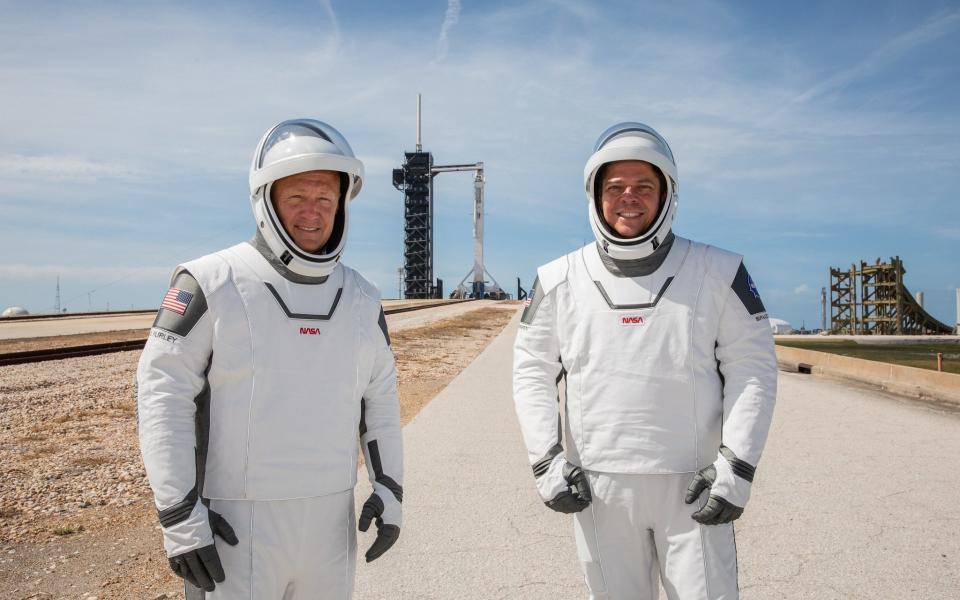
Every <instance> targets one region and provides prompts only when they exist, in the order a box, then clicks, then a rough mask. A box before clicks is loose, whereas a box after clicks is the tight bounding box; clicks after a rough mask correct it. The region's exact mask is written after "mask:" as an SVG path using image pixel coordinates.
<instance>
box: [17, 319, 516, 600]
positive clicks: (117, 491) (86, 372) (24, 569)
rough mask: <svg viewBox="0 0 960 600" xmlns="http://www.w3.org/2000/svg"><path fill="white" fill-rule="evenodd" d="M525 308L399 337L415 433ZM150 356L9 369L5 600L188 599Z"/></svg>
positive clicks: (405, 401)
mask: <svg viewBox="0 0 960 600" xmlns="http://www.w3.org/2000/svg"><path fill="white" fill-rule="evenodd" d="M515 310H516V306H512V305H497V306H489V307H484V308H480V309H478V310H474V311H472V312H469V313H466V314H463V315H459V316H457V317H456V318H453V319H447V320H444V321H438V322H436V323H432V324H428V325H426V326H423V327H419V328H416V329H408V330H405V331H400V332H397V333H396V334H394V335H393V336H392V342H393V349H394V353H395V355H396V358H397V373H398V383H399V390H400V404H401V418H402V421H403V423H404V424H406V423H407V422H408V421H409V420H410V419H411V418H413V417H414V416H415V415H416V414H417V412H419V410H420V409H421V408H422V407H423V406H424V405H426V404H427V403H428V402H429V401H430V399H432V398H433V397H434V396H435V395H436V393H437V392H438V391H440V390H441V389H443V388H444V387H445V386H446V385H447V383H449V382H450V380H452V379H453V378H454V377H455V376H456V375H457V374H458V373H459V372H460V371H461V370H463V368H464V367H466V366H467V365H468V364H469V363H470V362H471V361H472V360H473V358H475V357H476V356H477V355H478V354H479V353H480V351H481V350H482V349H483V348H484V347H485V346H486V345H487V343H488V342H489V341H490V340H491V339H492V338H493V337H495V336H496V335H497V334H498V333H499V332H500V331H501V330H502V329H503V327H504V326H505V325H506V323H507V322H508V321H509V320H510V318H511V317H512V316H513V314H514V313H515ZM139 355H140V353H139V352H138V351H137V352H122V353H116V354H107V355H101V356H91V357H83V358H74V359H67V360H62V361H54V362H45V363H35V364H25V365H13V366H7V367H0V598H3V599H8V598H9V599H14V600H16V599H40V598H44V599H46V598H51V599H52V598H72V599H82V598H83V599H87V600H91V599H93V598H96V599H97V600H105V599H108V598H118V599H119V598H123V599H132V598H146V599H149V600H160V599H173V598H182V597H183V593H182V585H181V583H180V580H179V579H177V578H176V577H175V576H174V575H173V574H172V573H171V572H170V570H169V568H168V567H167V561H166V558H165V556H164V555H163V551H162V547H161V538H160V533H159V531H158V526H157V522H156V511H155V509H154V507H153V500H152V496H151V494H150V489H149V487H148V485H147V482H146V478H145V473H144V470H143V465H142V463H141V460H140V455H139V450H138V446H137V437H136V425H135V416H134V376H135V371H136V364H137V360H138V359H139Z"/></svg>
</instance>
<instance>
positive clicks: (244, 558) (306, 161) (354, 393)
mask: <svg viewBox="0 0 960 600" xmlns="http://www.w3.org/2000/svg"><path fill="white" fill-rule="evenodd" d="M312 171H334V172H338V173H340V182H341V184H340V192H341V193H340V199H339V206H338V208H337V212H336V222H335V224H334V227H333V232H332V234H331V236H330V238H329V241H327V242H326V244H325V245H324V246H323V247H322V248H320V249H318V250H316V251H314V252H307V251H305V250H304V249H303V248H301V247H299V246H298V245H297V244H296V243H295V242H294V240H293V238H292V237H291V236H290V235H288V232H287V231H286V230H285V229H284V226H283V224H282V223H281V220H280V218H279V217H278V214H277V212H276V211H275V208H274V206H273V203H272V202H271V187H272V185H273V183H274V182H275V181H277V180H279V179H282V178H284V177H288V176H291V175H295V174H298V173H306V172H312ZM362 180H363V165H362V163H360V161H359V160H357V159H356V158H354V156H353V152H352V151H351V149H350V147H349V145H348V144H347V142H346V140H344V139H343V138H342V136H340V134H339V133H338V132H337V131H336V130H335V129H333V128H332V127H330V126H329V125H326V124H324V123H321V122H319V121H313V120H296V121H285V122H283V123H280V124H279V125H277V126H276V127H274V128H272V129H271V130H270V131H268V132H267V134H266V135H265V136H264V138H263V139H262V140H261V142H260V145H259V146H258V148H257V152H256V153H255V155H254V160H253V164H252V166H251V174H250V188H251V202H252V208H253V213H254V217H255V218H256V221H257V228H258V231H257V235H256V237H255V238H254V240H252V241H251V242H247V243H242V244H238V245H236V246H233V247H231V248H228V249H226V250H223V251H220V252H217V253H214V254H210V255H208V256H204V257H202V258H199V259H197V260H194V261H191V262H188V263H185V264H183V265H181V266H180V267H178V268H177V270H176V272H175V274H174V278H173V282H172V287H171V289H170V291H169V292H167V294H166V296H165V298H164V301H163V304H162V305H161V309H160V311H159V312H158V314H157V318H156V321H155V323H154V326H153V329H152V330H151V334H150V339H149V341H148V342H147V346H146V348H145V349H144V352H143V355H142V357H141V359H140V365H139V369H138V372H137V378H138V379H137V381H138V396H137V399H138V425H139V434H140V446H141V452H142V454H143V460H144V464H145V466H146V469H147V475H148V477H149V480H150V485H151V487H152V489H153V492H154V495H155V501H156V506H157V510H158V511H159V515H160V522H161V525H162V529H163V538H164V547H165V549H166V552H167V555H168V556H169V557H170V563H171V567H172V568H173V569H174V571H176V572H177V573H178V574H179V575H181V576H182V577H183V578H184V579H185V580H186V582H187V597H188V598H203V597H208V598H285V599H295V598H320V597H323V598H344V599H347V598H350V597H351V595H352V591H353V579H354V577H353V576H354V566H355V554H356V534H355V531H354V526H355V512H354V498H353V488H354V485H355V483H356V475H357V460H358V452H357V444H358V439H359V443H360V446H361V448H362V449H363V452H364V453H365V457H366V465H367V469H368V471H369V474H370V479H371V482H372V484H373V488H374V493H373V495H372V496H371V497H370V499H369V500H367V502H366V503H365V504H364V507H363V510H362V511H361V515H360V528H361V530H363V531H366V529H367V528H368V527H369V525H370V522H371V521H376V523H377V528H378V535H377V539H376V540H375V541H374V543H373V545H372V546H371V548H370V550H369V551H368V552H367V560H368V561H370V560H373V559H375V558H377V557H378V556H380V555H381V554H382V553H383V552H385V551H386V550H387V549H388V548H389V547H390V546H391V545H392V544H393V543H394V542H395V541H396V539H397V537H398V536H399V531H400V524H401V519H400V518H401V509H400V502H401V500H402V497H403V491H402V487H401V485H402V449H401V434H400V414H399V404H398V400H397V389H396V371H395V369H394V360H393V354H392V352H391V350H390V347H389V335H388V333H387V329H386V320H385V318H384V315H383V311H382V308H381V306H380V296H379V293H378V291H377V290H376V288H375V287H374V286H373V285H372V284H370V283H368V282H367V281H366V280H365V279H363V278H362V277H361V276H360V275H359V274H358V273H357V272H356V271H354V270H352V269H350V268H349V267H346V266H344V265H342V264H340V263H339V258H340V254H341V253H342V251H343V248H344V244H345V241H346V233H347V214H348V213H347V206H348V204H349V202H350V200H352V198H353V197H355V196H356V194H357V192H358V191H359V189H360V186H361V184H362ZM214 535H216V536H218V537H219V538H222V539H215V537H214ZM224 542H225V543H224ZM205 594H206V595H205Z"/></svg>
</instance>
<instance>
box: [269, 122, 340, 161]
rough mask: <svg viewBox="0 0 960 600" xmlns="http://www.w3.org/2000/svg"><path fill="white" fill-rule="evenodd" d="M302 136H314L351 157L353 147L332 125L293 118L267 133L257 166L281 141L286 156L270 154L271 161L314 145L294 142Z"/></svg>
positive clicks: (287, 156) (293, 154)
mask: <svg viewBox="0 0 960 600" xmlns="http://www.w3.org/2000/svg"><path fill="white" fill-rule="evenodd" d="M303 138H316V139H317V140H322V141H323V142H325V143H327V144H332V145H333V146H334V147H335V148H337V149H339V151H340V152H337V153H338V154H339V153H342V154H344V155H346V156H350V157H353V149H352V148H350V144H349V143H347V140H346V138H344V137H343V136H342V135H340V132H339V131H337V130H336V129H334V128H333V127H331V126H329V125H327V124H326V123H324V122H322V121H316V120H313V119H293V120H290V121H284V122H282V123H280V124H279V125H277V126H276V127H274V128H273V130H272V131H270V133H269V134H268V135H267V138H266V139H265V140H264V142H263V146H262V147H261V148H260V154H259V155H258V156H257V162H256V166H257V168H258V169H260V168H262V167H263V166H264V161H265V160H266V157H267V155H268V154H270V150H272V149H273V148H274V146H276V145H277V144H280V143H281V142H287V143H285V144H284V145H283V146H281V148H283V149H284V154H286V156H282V157H281V156H271V161H276V160H278V159H281V158H289V157H291V156H296V149H297V148H305V147H312V148H315V147H316V146H315V145H314V144H309V143H308V144H298V143H296V142H297V141H298V140H301V139H303Z"/></svg>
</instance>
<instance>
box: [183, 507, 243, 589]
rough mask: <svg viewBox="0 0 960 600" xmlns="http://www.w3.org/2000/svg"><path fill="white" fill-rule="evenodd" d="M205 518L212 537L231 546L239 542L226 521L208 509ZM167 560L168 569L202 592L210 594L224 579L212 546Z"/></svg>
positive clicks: (217, 555) (215, 550)
mask: <svg viewBox="0 0 960 600" xmlns="http://www.w3.org/2000/svg"><path fill="white" fill-rule="evenodd" d="M207 517H208V519H209V521H210V530H211V532H212V533H213V535H218V536H220V537H221V538H222V539H223V541H225V542H226V543H228V544H230V545H231V546H236V545H237V542H239V540H238V539H237V534H236V533H234V531H233V527H231V526H230V524H229V523H227V520H226V519H224V518H223V517H222V516H220V514H219V513H217V512H214V511H212V510H209V509H208V510H207ZM169 560H170V568H171V569H173V572H174V573H176V574H177V575H178V576H180V577H182V578H183V579H185V580H186V581H188V582H189V583H190V584H191V585H193V586H194V587H198V588H200V589H202V590H204V591H207V592H212V591H213V590H214V589H215V588H216V587H217V585H216V584H218V583H221V582H223V581H224V580H225V579H226V575H225V574H224V572H223V565H222V564H220V555H219V554H218V553H217V547H216V546H215V545H213V544H210V545H209V546H203V547H202V548H197V549H195V550H190V551H189V552H184V553H183V554H177V555H175V556H171V557H170V559H169Z"/></svg>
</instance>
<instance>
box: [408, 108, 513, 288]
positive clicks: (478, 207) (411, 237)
mask: <svg viewBox="0 0 960 600" xmlns="http://www.w3.org/2000/svg"><path fill="white" fill-rule="evenodd" d="M456 171H472V172H473V173H474V177H473V189H474V203H473V267H472V268H471V269H470V271H469V272H468V273H467V275H466V276H465V277H464V278H463V280H462V281H461V282H460V284H459V285H458V286H457V288H456V289H455V290H454V291H453V293H452V294H451V297H455V298H495V299H504V298H508V297H509V295H508V294H507V293H506V292H504V291H503V290H502V289H501V288H500V286H499V284H497V281H496V280H495V279H494V278H493V276H492V275H490V273H489V272H488V271H487V270H486V267H484V265H483V186H484V182H485V179H484V175H483V163H482V162H476V163H467V164H456V165H435V164H433V154H432V153H430V152H425V151H424V150H423V145H422V144H421V139H420V95H419V94H418V95H417V146H416V151H414V152H405V153H404V163H403V166H401V167H400V168H399V169H394V170H393V187H395V188H396V189H398V190H400V191H402V192H403V216H404V228H403V232H404V238H403V284H404V285H403V287H404V293H403V296H404V297H405V298H407V299H418V298H442V297H443V280H441V279H437V282H436V285H434V283H433V178H434V177H435V176H437V175H438V174H440V173H451V172H456ZM471 274H472V275H473V281H472V283H471V285H470V287H467V286H466V282H467V280H468V279H470V276H471ZM485 276H487V277H490V281H491V283H492V285H490V286H489V288H488V287H487V282H486V279H485Z"/></svg>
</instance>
